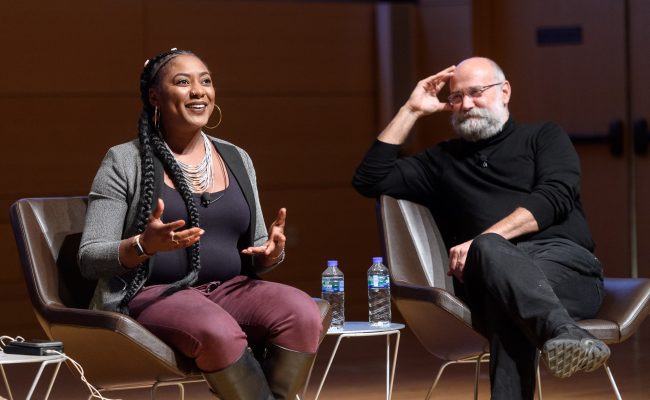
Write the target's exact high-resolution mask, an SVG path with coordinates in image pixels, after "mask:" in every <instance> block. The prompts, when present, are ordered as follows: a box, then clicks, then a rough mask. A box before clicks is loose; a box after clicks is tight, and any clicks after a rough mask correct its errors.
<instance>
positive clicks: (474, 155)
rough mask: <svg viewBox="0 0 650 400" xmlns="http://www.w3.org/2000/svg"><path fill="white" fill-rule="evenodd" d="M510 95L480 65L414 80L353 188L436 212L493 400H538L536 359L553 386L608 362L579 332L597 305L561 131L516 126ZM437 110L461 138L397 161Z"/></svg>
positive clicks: (598, 292) (598, 345) (599, 289)
mask: <svg viewBox="0 0 650 400" xmlns="http://www.w3.org/2000/svg"><path fill="white" fill-rule="evenodd" d="M447 83H449V88H450V95H449V97H448V98H447V101H440V99H439V98H438V95H439V93H440V91H441V90H442V88H443V87H444V86H445V84H447ZM511 93H512V88H511V85H510V83H509V82H508V81H507V80H506V78H505V75H504V73H503V71H502V70H501V68H500V67H499V66H498V65H497V64H496V63H495V62H494V61H492V60H489V59H487V58H480V57H474V58H470V59H467V60H464V61H463V62H461V63H460V64H458V66H451V67H449V68H446V69H445V70H443V71H441V72H439V73H437V74H435V75H433V76H430V77H428V78H426V79H424V80H422V81H420V82H419V83H418V84H417V86H416V88H415V89H414V91H413V93H412V94H411V96H410V97H409V99H408V101H407V102H406V103H405V104H404V106H402V107H401V109H400V110H399V112H398V113H397V115H396V116H395V117H394V119H393V120H392V121H391V122H390V124H389V125H388V126H387V127H386V128H385V129H384V131H383V132H382V133H381V134H380V135H379V136H378V138H377V140H376V141H375V142H374V143H373V144H372V146H371V148H370V150H369V151H368V153H367V154H366V156H365V158H364V159H363V161H362V163H361V165H360V166H359V167H358V169H357V171H356V174H355V177H354V180H353V185H354V187H355V188H356V189H357V190H358V191H359V192H360V193H361V194H363V195H365V196H369V197H376V196H379V195H381V194H388V195H391V196H393V197H397V198H405V199H408V200H411V201H415V202H418V203H420V204H424V205H426V206H427V207H428V208H429V209H430V210H431V212H432V214H433V216H434V218H435V220H436V222H437V223H438V226H439V228H440V231H441V233H442V236H443V238H444V240H445V244H446V246H447V248H448V250H449V274H450V275H452V276H453V278H454V286H455V289H456V294H457V295H458V296H459V297H461V298H462V299H463V300H464V301H465V302H466V303H467V305H468V306H469V308H470V310H471V311H472V319H473V324H474V326H475V328H476V329H477V330H478V331H479V332H481V333H482V334H483V335H485V337H486V338H487V339H488V340H489V342H490V383H491V391H492V398H493V399H509V400H510V399H532V398H533V396H534V389H535V368H536V366H537V362H538V359H537V354H538V349H539V350H541V355H542V359H543V360H544V361H545V362H546V364H547V366H548V368H549V370H550V371H551V373H553V374H554V375H555V376H558V377H567V376H570V375H572V374H573V373H575V372H577V371H593V370H595V369H597V368H598V367H600V366H601V365H602V364H603V363H604V362H605V361H606V360H607V358H608V357H609V354H610V352H609V348H608V347H607V346H606V345H605V344H604V343H603V342H602V341H600V340H598V339H596V338H594V337H593V336H592V335H590V334H589V333H588V332H587V331H585V330H583V329H581V328H579V327H578V326H577V325H576V323H575V321H576V320H579V319H585V318H591V317H593V316H594V315H595V314H596V312H597V311H598V308H599V307H600V304H601V301H602V298H603V278H602V267H601V265H600V263H599V261H598V259H597V258H596V257H595V256H594V254H593V249H594V243H593V241H592V238H591V234H590V232H589V227H588V225H587V222H586V219H585V216H584V213H583V210H582V205H581V203H580V166H579V160H578V156H577V154H576V152H575V149H574V148H573V146H572V144H571V142H570V140H569V138H568V136H567V135H566V133H565V132H564V131H563V130H562V129H561V128H560V127H559V126H558V125H557V124H555V123H552V122H543V123H535V124H518V123H515V122H514V121H513V120H512V118H511V117H510V113H509V111H508V103H509V101H510V96H511ZM444 111H450V112H451V125H452V127H453V129H454V131H455V132H456V133H457V134H458V136H459V138H456V139H452V140H449V141H446V142H443V143H439V144H438V145H436V146H434V147H431V148H429V149H427V150H425V151H424V152H422V153H421V154H418V155H415V156H412V157H403V158H400V157H399V151H400V146H401V144H402V143H403V142H404V141H405V139H406V138H407V136H408V135H409V132H410V131H411V128H412V127H413V125H414V123H415V122H416V121H417V120H418V119H419V118H420V117H422V116H425V115H429V114H432V113H437V112H444ZM423 318H424V316H423ZM441 329H442V327H441Z"/></svg>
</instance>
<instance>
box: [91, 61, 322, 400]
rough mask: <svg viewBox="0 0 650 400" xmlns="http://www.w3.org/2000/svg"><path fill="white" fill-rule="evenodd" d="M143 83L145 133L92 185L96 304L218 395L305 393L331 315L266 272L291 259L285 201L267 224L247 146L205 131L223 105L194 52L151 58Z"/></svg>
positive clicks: (107, 161) (109, 160) (113, 152)
mask: <svg viewBox="0 0 650 400" xmlns="http://www.w3.org/2000/svg"><path fill="white" fill-rule="evenodd" d="M140 94H141V98H142V104H143V107H142V113H141V114H140V119H139V121H138V131H139V137H138V139H136V140H133V141H131V142H128V143H124V144H121V145H118V146H115V147H113V148H111V149H110V150H109V151H108V153H107V154H106V156H105V158H104V160H103V161H102V164H101V166H100V168H99V171H98V172H97V175H96V176H95V179H94V181H93V185H92V189H91V192H90V195H89V203H88V213H87V217H86V226H85V229H84V232H83V237H82V240H81V246H80V250H79V264H80V267H81V271H82V273H83V274H84V275H85V276H86V277H88V278H92V279H98V285H97V289H96V291H95V295H94V297H93V300H92V303H91V307H92V308H97V309H103V310H112V311H118V312H121V313H125V314H129V315H130V316H132V317H133V318H135V319H136V320H137V321H138V322H140V323H141V324H142V325H143V326H145V327H146V328H147V329H149V330H150V331H151V332H152V333H153V334H155V335H156V336H158V337H159V338H160V339H161V340H163V341H165V342H166V343H168V344H169V345H170V346H172V347H173V348H175V349H177V350H178V351H180V352H181V353H183V354H185V355H186V356H188V357H190V358H193V359H194V360H195V361H196V365H197V366H198V368H199V369H200V370H201V371H202V372H203V375H204V376H205V379H206V381H207V382H208V385H209V386H210V389H211V390H212V391H213V392H215V393H216V394H217V396H218V397H219V398H220V399H223V400H229V399H250V400H260V399H274V398H278V399H295V397H296V393H297V392H298V390H299V389H300V388H301V387H302V386H303V385H304V383H305V380H306V378H307V374H308V371H309V368H310V366H311V364H312V362H313V359H314V357H315V353H316V350H317V347H318V341H319V336H320V333H321V329H322V325H321V320H320V313H319V311H318V307H317V306H316V304H315V302H314V301H313V300H312V299H311V298H310V297H309V296H308V295H307V294H306V293H304V292H302V291H300V290H298V289H295V288H292V287H289V286H286V285H282V284H279V283H274V282H267V281H262V280H258V279H255V277H256V275H257V274H258V273H262V272H266V271H268V270H270V269H271V268H273V267H275V266H276V265H278V264H279V263H281V262H282V261H283V260H284V245H285V236H284V225H285V218H286V210H285V209H280V211H279V213H278V217H277V219H276V220H275V221H274V222H273V223H272V224H271V226H270V228H269V230H268V232H267V229H266V227H265V225H264V220H263V216H262V211H261V209H260V203H259V199H258V193H257V185H256V178H255V171H254V169H253V165H252V162H251V159H250V158H249V156H248V154H247V153H246V152H244V151H243V150H242V149H240V148H238V147H236V146H234V145H233V144H230V143H228V142H226V141H223V140H220V139H217V138H214V137H210V136H207V135H206V134H205V133H203V128H204V127H206V125H207V124H208V120H209V119H210V116H211V114H212V113H213V111H215V110H216V113H215V114H216V115H218V117H217V118H214V119H218V120H219V121H220V120H221V111H220V109H219V108H218V106H217V105H216V104H215V90H214V87H213V85H212V78H211V76H210V71H209V70H208V68H207V67H206V65H205V64H204V63H203V62H202V61H201V60H200V59H199V58H198V57H197V56H196V55H194V54H192V53H191V52H188V51H179V50H176V49H172V50H171V51H168V52H165V53H162V54H160V55H158V56H156V57H154V58H152V59H150V60H147V62H146V63H145V66H144V70H143V71H142V74H141V77H140ZM249 346H250V347H251V348H253V349H256V350H259V349H264V350H263V351H256V352H255V354H256V355H258V357H257V358H256V357H254V356H253V354H252V352H251V350H250V349H249Z"/></svg>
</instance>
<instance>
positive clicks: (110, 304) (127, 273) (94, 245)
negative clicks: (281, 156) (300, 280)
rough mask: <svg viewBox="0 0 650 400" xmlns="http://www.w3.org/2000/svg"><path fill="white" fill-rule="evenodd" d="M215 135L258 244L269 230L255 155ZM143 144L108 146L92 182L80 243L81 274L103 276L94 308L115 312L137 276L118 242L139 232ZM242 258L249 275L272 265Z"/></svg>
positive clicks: (159, 178)
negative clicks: (123, 262)
mask: <svg viewBox="0 0 650 400" xmlns="http://www.w3.org/2000/svg"><path fill="white" fill-rule="evenodd" d="M210 139H211V140H212V143H213V144H214V146H215V147H216V148H217V151H218V152H219V154H220V155H221V156H222V158H223V160H224V161H225V163H226V164H227V165H228V167H230V169H231V171H232V172H233V175H234V176H235V178H236V179H237V182H238V183H239V186H240V187H241V189H242V192H243V193H244V197H245V198H246V201H247V202H248V205H249V208H250V210H251V224H250V227H249V230H250V242H249V244H248V245H255V246H259V245H261V244H262V243H264V242H265V241H266V240H267V238H268V234H267V231H266V227H265V225H264V217H263V215H262V209H261V207H260V202H259V196H258V193H257V181H256V177H255V170H254V168H253V163H252V161H251V159H250V156H249V155H248V154H247V153H246V152H245V151H244V150H242V149H241V148H239V147H237V146H235V145H233V144H231V143H228V142H226V141H224V140H220V139H217V138H213V137H210ZM139 148H140V145H139V142H138V140H133V141H131V142H128V143H123V144H120V145H117V146H114V147H112V148H111V149H109V150H108V152H107V153H106V156H105V157H104V160H103V161H102V163H101V165H100V167H99V170H98V171H97V175H96V176H95V179H94V181H93V184H92V188H91V191H90V194H89V199H88V211H87V215H86V224H85V227H84V232H83V235H82V238H81V244H80V247H79V266H80V269H81V273H82V274H83V275H84V276H85V277H86V278H88V279H97V280H98V283H97V288H96V289H95V295H94V296H93V299H92V301H91V303H90V308H94V309H101V310H110V311H115V310H116V309H117V307H118V305H119V304H120V302H121V301H122V299H123V298H124V296H125V294H126V290H125V289H126V287H127V286H128V283H129V282H130V281H131V280H132V279H133V276H134V272H135V269H129V268H125V267H123V266H122V265H121V264H120V261H119V245H120V241H121V240H122V239H124V238H128V237H131V236H133V235H134V234H135V229H136V223H137V221H136V219H137V213H138V202H139V200H140V187H141V185H140V179H141V163H140V149H139ZM154 167H155V182H156V184H155V189H154V196H153V198H154V199H157V198H158V197H160V192H161V190H162V184H163V174H164V171H163V166H162V163H161V162H160V161H159V160H158V159H157V158H155V157H154ZM242 257H243V258H244V260H243V261H244V262H243V263H242V269H243V272H244V273H245V274H247V275H250V276H254V275H255V274H257V273H262V272H266V271H268V270H269V269H270V268H266V269H264V268H262V267H259V266H256V265H255V262H254V261H255V260H254V259H253V258H252V257H249V256H242ZM154 261H155V256H154V257H152V258H151V259H149V262H150V266H151V265H152V263H153V262H154ZM276 265H277V264H276ZM274 266H275V265H274ZM149 270H150V271H151V270H152V268H149ZM139 289H140V288H138V290H139Z"/></svg>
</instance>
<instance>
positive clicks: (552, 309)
mask: <svg viewBox="0 0 650 400" xmlns="http://www.w3.org/2000/svg"><path fill="white" fill-rule="evenodd" d="M455 285H456V289H457V290H456V293H457V295H458V296H459V297H461V298H462V299H463V300H465V301H466V302H467V304H468V306H469V308H470V310H471V311H472V319H473V324H474V326H475V328H476V329H477V330H478V331H479V332H481V333H482V334H483V335H485V337H487V338H488V340H489V341H490V383H491V388H492V398H493V399H508V400H512V399H532V398H533V396H534V391H535V367H536V365H537V362H538V360H537V349H538V348H540V347H541V346H542V345H543V344H544V342H545V341H546V340H547V339H549V338H550V337H551V335H552V333H553V331H554V330H555V329H556V328H557V327H559V326H561V325H564V324H573V323H574V321H575V320H579V319H585V318H591V317H593V316H594V315H595V314H596V312H597V311H598V308H599V307H600V304H601V302H602V298H603V280H602V268H601V266H600V263H599V261H598V259H597V258H596V257H595V256H594V255H593V254H592V253H591V252H590V251H588V250H587V249H585V248H583V247H581V246H579V245H577V244H575V243H573V242H571V241H569V240H565V239H553V240H536V241H529V242H521V243H518V244H516V245H515V244H512V243H511V242H509V241H507V240H505V239H504V238H503V237H501V236H499V235H496V234H486V235H481V236H479V237H477V238H476V239H475V240H474V242H473V243H472V246H471V247H470V249H469V253H468V256H467V260H466V262H465V270H464V284H460V283H459V282H458V281H456V282H455Z"/></svg>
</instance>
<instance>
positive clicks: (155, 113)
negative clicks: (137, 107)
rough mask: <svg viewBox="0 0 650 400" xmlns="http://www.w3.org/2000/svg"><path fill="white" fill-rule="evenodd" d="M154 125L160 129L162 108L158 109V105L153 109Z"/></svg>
mask: <svg viewBox="0 0 650 400" xmlns="http://www.w3.org/2000/svg"><path fill="white" fill-rule="evenodd" d="M153 126H154V128H156V130H157V131H159V130H160V110H159V109H158V106H156V108H155V109H154V111H153Z"/></svg>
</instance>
